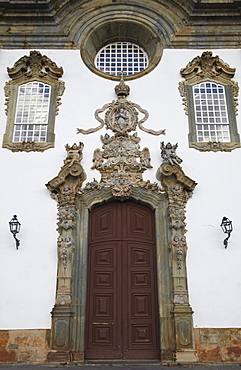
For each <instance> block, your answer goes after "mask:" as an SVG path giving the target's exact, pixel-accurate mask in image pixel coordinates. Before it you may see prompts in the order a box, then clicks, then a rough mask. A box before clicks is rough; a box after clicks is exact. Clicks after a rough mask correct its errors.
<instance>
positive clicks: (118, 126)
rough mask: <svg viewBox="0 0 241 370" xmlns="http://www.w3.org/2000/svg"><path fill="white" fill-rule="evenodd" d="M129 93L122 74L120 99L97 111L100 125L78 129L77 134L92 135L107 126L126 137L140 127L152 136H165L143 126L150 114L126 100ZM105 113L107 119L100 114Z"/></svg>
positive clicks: (119, 88)
mask: <svg viewBox="0 0 241 370" xmlns="http://www.w3.org/2000/svg"><path fill="white" fill-rule="evenodd" d="M129 91H130V88H129V86H127V85H126V84H125V82H124V77H123V74H122V76H121V81H120V83H119V84H118V85H117V86H116V87H115V92H116V95H117V96H118V99H117V100H114V101H112V102H111V103H107V104H105V105H104V106H103V107H102V108H100V109H97V110H96V111H95V118H96V119H97V120H98V121H99V122H100V125H99V126H98V127H96V128H91V129H88V130H84V129H81V128H78V129H77V133H81V134H91V133H93V132H96V131H98V130H100V129H102V128H103V127H104V126H106V129H110V130H112V131H113V132H114V133H115V134H120V135H126V134H127V133H128V132H130V131H134V130H135V129H136V127H137V126H138V127H139V128H140V129H141V130H142V131H145V132H147V133H149V134H152V135H161V134H165V130H159V131H154V130H151V129H147V128H145V127H144V126H143V123H144V122H145V121H146V120H147V119H148V117H149V113H148V112H147V111H146V110H145V109H143V108H141V107H140V105H138V104H136V103H132V102H131V101H129V100H127V99H126V96H128V95H129ZM105 111H106V113H105V118H104V119H102V118H101V116H100V114H101V113H103V112H105ZM139 113H142V114H143V118H142V119H140V120H139V119H138V115H139Z"/></svg>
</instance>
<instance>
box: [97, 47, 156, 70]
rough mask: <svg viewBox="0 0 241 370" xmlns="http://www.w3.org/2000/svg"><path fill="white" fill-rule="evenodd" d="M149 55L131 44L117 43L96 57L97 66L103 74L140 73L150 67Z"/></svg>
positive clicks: (101, 51) (104, 48)
mask: <svg viewBox="0 0 241 370" xmlns="http://www.w3.org/2000/svg"><path fill="white" fill-rule="evenodd" d="M148 64H149V63H148V56H147V53H146V52H145V51H144V50H143V49H142V48H141V47H140V46H138V45H136V44H132V43H130V42H115V43H112V44H109V45H106V46H105V47H103V48H102V49H101V50H100V51H99V52H98V53H97V55H96V57H95V66H96V68H97V69H99V70H100V71H101V72H104V73H107V74H109V75H113V76H119V75H120V72H124V74H125V75H126V76H130V75H133V74H135V73H139V72H141V71H143V70H144V69H145V68H147V67H148Z"/></svg>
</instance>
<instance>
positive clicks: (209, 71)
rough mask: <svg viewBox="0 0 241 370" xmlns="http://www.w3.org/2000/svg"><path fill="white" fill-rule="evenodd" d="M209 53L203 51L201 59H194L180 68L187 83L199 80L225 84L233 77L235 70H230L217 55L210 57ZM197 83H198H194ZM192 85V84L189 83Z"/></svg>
mask: <svg viewBox="0 0 241 370" xmlns="http://www.w3.org/2000/svg"><path fill="white" fill-rule="evenodd" d="M212 55H213V53H212V52H211V51H205V52H203V53H202V55H201V57H200V56H197V57H195V58H194V59H193V60H192V61H191V62H189V63H188V64H187V66H186V67H185V68H182V69H181V71H180V73H181V75H182V77H184V78H185V79H186V80H187V81H189V82H192V81H196V80H197V78H198V77H199V79H202V80H203V79H204V78H205V79H207V80H208V79H211V80H213V79H215V80H216V79H217V78H218V79H219V80H220V83H222V82H221V80H222V81H223V83H224V82H226V83H227V81H230V80H231V78H233V77H234V74H235V71H236V69H235V68H231V67H230V66H229V65H228V63H224V61H223V60H222V59H221V58H219V56H218V55H216V56H215V57H213V56H212ZM196 83H198V82H196ZM191 84H192V83H191Z"/></svg>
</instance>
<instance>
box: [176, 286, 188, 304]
mask: <svg viewBox="0 0 241 370" xmlns="http://www.w3.org/2000/svg"><path fill="white" fill-rule="evenodd" d="M173 302H174V303H175V304H178V305H180V304H188V303H189V301H188V292H187V290H175V291H174V295H173Z"/></svg>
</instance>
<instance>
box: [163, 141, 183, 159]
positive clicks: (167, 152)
mask: <svg viewBox="0 0 241 370" xmlns="http://www.w3.org/2000/svg"><path fill="white" fill-rule="evenodd" d="M160 147H161V156H162V158H163V162H164V163H170V164H171V165H173V164H177V165H179V164H180V163H182V159H181V158H179V157H178V156H177V154H176V149H177V147H178V144H175V145H172V144H171V143H167V144H166V145H165V144H164V141H163V142H162V143H161V146H160Z"/></svg>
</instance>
